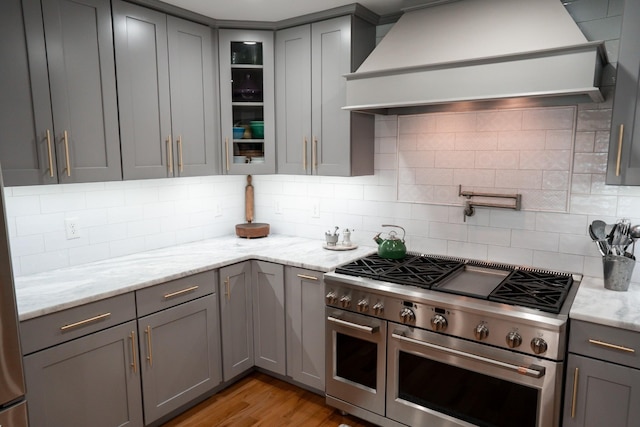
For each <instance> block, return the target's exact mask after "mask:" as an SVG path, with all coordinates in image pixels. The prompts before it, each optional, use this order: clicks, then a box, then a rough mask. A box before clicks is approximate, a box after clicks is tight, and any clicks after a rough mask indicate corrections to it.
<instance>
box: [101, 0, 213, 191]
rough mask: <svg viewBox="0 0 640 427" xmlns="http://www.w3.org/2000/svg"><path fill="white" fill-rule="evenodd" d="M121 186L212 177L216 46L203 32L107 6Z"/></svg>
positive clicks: (136, 9) (150, 13) (139, 10)
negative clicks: (115, 79) (110, 20)
mask: <svg viewBox="0 0 640 427" xmlns="http://www.w3.org/2000/svg"><path fill="white" fill-rule="evenodd" d="M113 8H114V14H113V22H114V42H115V51H116V52H115V55H116V64H117V70H118V71H117V76H118V106H119V112H120V128H121V134H122V165H123V176H124V179H143V178H164V177H173V176H192V175H207V174H209V175H210V174H214V173H216V171H217V170H218V166H219V165H218V163H219V156H218V153H217V144H216V142H215V141H216V135H217V132H216V127H217V122H216V119H215V116H216V108H215V102H214V99H215V96H216V92H215V85H214V84H213V82H214V77H215V74H214V71H213V70H214V62H213V61H214V60H213V57H214V54H213V53H214V50H213V49H214V44H213V34H212V30H211V29H210V28H209V27H206V26H204V25H200V24H196V23H193V22H190V21H185V20H183V19H179V18H175V17H171V16H167V15H165V14H164V13H160V12H157V11H154V10H151V9H147V8H144V7H141V6H137V5H133V4H130V3H125V2H122V1H118V0H116V1H114V2H113Z"/></svg>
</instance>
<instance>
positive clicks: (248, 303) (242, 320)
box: [219, 261, 255, 381]
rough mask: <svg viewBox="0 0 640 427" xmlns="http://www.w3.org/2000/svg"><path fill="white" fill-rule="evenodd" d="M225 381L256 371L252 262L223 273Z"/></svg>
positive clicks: (221, 288) (222, 302)
mask: <svg viewBox="0 0 640 427" xmlns="http://www.w3.org/2000/svg"><path fill="white" fill-rule="evenodd" d="M219 271H220V321H221V328H220V330H221V337H222V378H223V379H224V381H229V380H230V379H232V378H234V377H236V376H237V375H239V374H242V373H243V372H246V371H247V370H249V369H251V368H253V366H254V365H255V363H254V353H253V308H252V295H251V261H245V262H241V263H238V264H233V265H229V266H226V267H222V268H221V269H220V270H219Z"/></svg>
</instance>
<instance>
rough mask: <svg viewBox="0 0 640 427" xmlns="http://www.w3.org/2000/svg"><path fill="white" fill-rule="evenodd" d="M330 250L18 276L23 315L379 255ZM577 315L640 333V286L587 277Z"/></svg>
mask: <svg viewBox="0 0 640 427" xmlns="http://www.w3.org/2000/svg"><path fill="white" fill-rule="evenodd" d="M323 243H324V241H322V240H312V239H305V238H301V237H291V236H281V235H270V236H268V237H266V238H263V239H241V238H238V237H236V236H225V237H217V238H214V239H209V240H202V241H198V242H193V243H187V244H183V245H178V246H173V247H169V248H163V249H157V250H153V251H148V252H141V253H137V254H133V255H128V256H124V257H119V258H114V259H110V260H105V261H100V262H94V263H90V264H84V265H80V266H77V267H69V268H64V269H59V270H53V271H49V272H45V273H39V274H34V275H31V276H23V277H17V278H16V279H15V283H16V299H17V302H18V313H19V317H20V320H21V321H24V320H28V319H32V318H34V317H39V316H42V315H45V314H48V313H53V312H56V311H60V310H64V309H67V308H71V307H75V306H78V305H82V304H86V303H89V302H93V301H97V300H100V299H104V298H108V297H111V296H115V295H119V294H123V293H126V292H131V291H135V290H137V289H142V288H145V287H147V286H152V285H156V284H159V283H163V282H166V281H168V280H173V279H178V278H180V277H185V276H188V275H191V274H195V273H200V272H202V271H207V270H212V269H216V268H220V267H223V266H225V265H230V264H234V263H236V262H241V261H246V260H248V259H259V260H263V261H271V262H276V263H279V264H285V265H291V266H294V267H301V268H307V269H310V270H316V271H323V272H325V271H330V270H333V269H334V268H336V267H337V266H339V265H342V264H346V263H347V262H349V261H352V260H354V259H357V258H361V257H363V256H366V255H369V254H371V253H374V252H375V251H376V248H375V247H373V246H360V247H359V248H357V249H354V250H349V251H330V250H326V249H323V247H322V246H323ZM569 316H570V317H571V318H572V319H578V320H584V321H588V322H593V323H598V324H602V325H608V326H614V327H618V328H623V329H630V330H634V331H640V285H639V284H635V283H632V284H631V285H630V286H629V289H628V291H626V292H616V291H611V290H608V289H605V287H604V283H603V281H602V279H598V278H594V277H586V276H585V277H583V279H582V283H581V284H580V289H579V290H578V293H577V295H576V297H575V299H574V301H573V305H572V306H571V311H570V314H569Z"/></svg>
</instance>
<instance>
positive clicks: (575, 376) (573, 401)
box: [571, 368, 578, 418]
mask: <svg viewBox="0 0 640 427" xmlns="http://www.w3.org/2000/svg"><path fill="white" fill-rule="evenodd" d="M577 397H578V368H576V370H575V371H574V372H573V395H572V396H571V418H575V417H576V400H577Z"/></svg>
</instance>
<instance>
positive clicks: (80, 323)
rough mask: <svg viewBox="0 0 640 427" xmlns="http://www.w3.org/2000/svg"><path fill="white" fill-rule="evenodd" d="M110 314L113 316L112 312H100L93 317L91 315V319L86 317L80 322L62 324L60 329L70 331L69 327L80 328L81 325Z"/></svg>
mask: <svg viewBox="0 0 640 427" xmlns="http://www.w3.org/2000/svg"><path fill="white" fill-rule="evenodd" d="M109 316H111V313H104V314H99V315H97V316H93V317H91V318H89V319H84V320H81V321H79V322H75V323H70V324H68V325H64V326H61V327H60V330H61V331H63V332H64V331H68V330H69V329H74V328H78V327H80V326H84V325H86V324H87V323H93V322H97V321H99V320H103V319H106V318H107V317H109Z"/></svg>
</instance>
